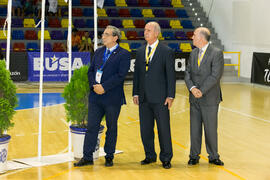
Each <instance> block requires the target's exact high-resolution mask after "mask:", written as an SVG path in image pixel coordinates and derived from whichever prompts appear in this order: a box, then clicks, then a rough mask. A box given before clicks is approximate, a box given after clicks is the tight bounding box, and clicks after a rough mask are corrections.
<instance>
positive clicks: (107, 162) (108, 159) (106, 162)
mask: <svg viewBox="0 0 270 180" xmlns="http://www.w3.org/2000/svg"><path fill="white" fill-rule="evenodd" d="M105 159H106V161H105V166H106V167H111V166H113V159H112V158H105Z"/></svg>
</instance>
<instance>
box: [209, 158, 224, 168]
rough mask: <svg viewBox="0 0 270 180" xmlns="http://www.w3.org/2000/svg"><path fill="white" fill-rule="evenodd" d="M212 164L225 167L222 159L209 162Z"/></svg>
mask: <svg viewBox="0 0 270 180" xmlns="http://www.w3.org/2000/svg"><path fill="white" fill-rule="evenodd" d="M209 163H210V164H215V165H218V166H224V162H222V161H221V160H220V159H213V160H209Z"/></svg>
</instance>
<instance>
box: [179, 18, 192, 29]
mask: <svg viewBox="0 0 270 180" xmlns="http://www.w3.org/2000/svg"><path fill="white" fill-rule="evenodd" d="M181 25H182V26H183V28H185V29H194V26H193V25H192V22H191V21H190V20H182V21H181Z"/></svg>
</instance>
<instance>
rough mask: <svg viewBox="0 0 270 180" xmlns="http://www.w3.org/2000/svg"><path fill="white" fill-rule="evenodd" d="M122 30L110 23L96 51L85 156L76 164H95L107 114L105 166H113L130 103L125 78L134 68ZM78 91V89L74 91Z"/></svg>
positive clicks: (92, 70) (92, 72) (91, 69)
mask: <svg viewBox="0 0 270 180" xmlns="http://www.w3.org/2000/svg"><path fill="white" fill-rule="evenodd" d="M120 38H121V33H120V30H119V29H118V28H116V27H114V26H107V28H106V29H105V31H104V32H103V35H102V40H103V43H104V45H105V46H104V47H102V48H99V49H98V50H96V52H95V54H94V56H93V60H92V63H91V66H90V68H89V71H88V80H89V86H90V94H89V110H88V126H87V132H86V135H85V139H84V147H83V158H82V159H81V160H80V161H79V162H77V163H74V166H84V165H92V164H93V152H94V151H95V146H96V143H97V137H98V132H99V128H100V122H101V119H102V117H103V116H104V115H105V117H106V125H107V132H106V140H105V146H104V151H105V153H106V156H105V159H106V162H105V166H113V158H114V152H115V146H116V139H117V121H118V116H119V113H120V109H121V106H122V105H123V104H125V103H126V100H125V94H124V89H123V85H124V79H125V76H126V74H127V72H128V70H129V67H130V53H129V52H128V51H127V50H125V49H123V48H121V47H120V46H119V44H118V43H119V41H120ZM74 93H76V92H74Z"/></svg>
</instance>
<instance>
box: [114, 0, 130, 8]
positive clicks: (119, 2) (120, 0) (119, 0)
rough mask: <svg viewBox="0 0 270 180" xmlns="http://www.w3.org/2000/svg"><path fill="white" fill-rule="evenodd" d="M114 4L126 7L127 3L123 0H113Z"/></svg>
mask: <svg viewBox="0 0 270 180" xmlns="http://www.w3.org/2000/svg"><path fill="white" fill-rule="evenodd" d="M115 4H116V6H124V7H127V3H126V1H125V0H115Z"/></svg>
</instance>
